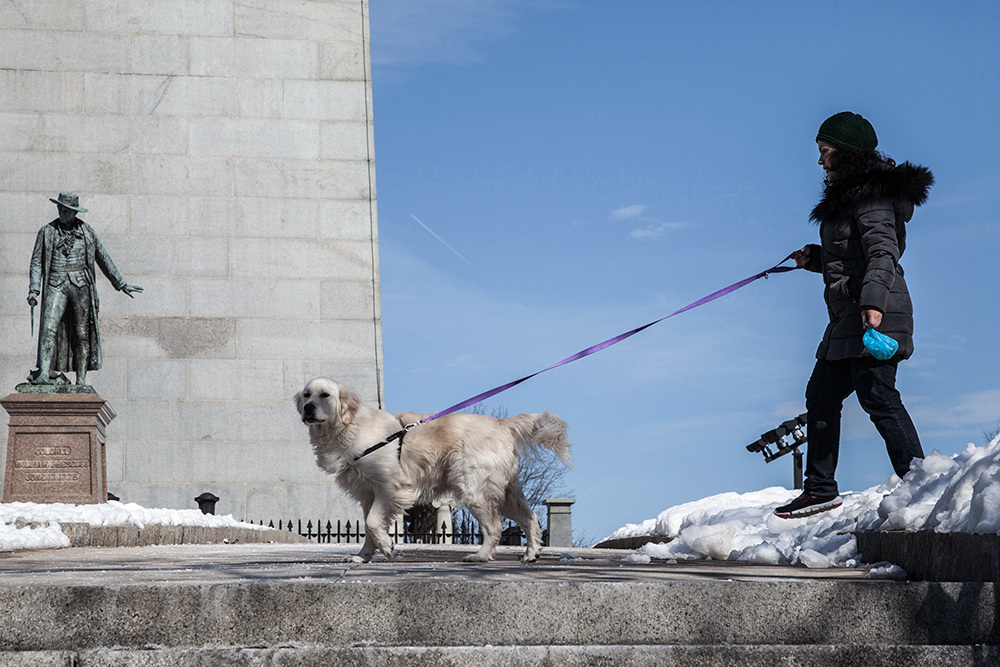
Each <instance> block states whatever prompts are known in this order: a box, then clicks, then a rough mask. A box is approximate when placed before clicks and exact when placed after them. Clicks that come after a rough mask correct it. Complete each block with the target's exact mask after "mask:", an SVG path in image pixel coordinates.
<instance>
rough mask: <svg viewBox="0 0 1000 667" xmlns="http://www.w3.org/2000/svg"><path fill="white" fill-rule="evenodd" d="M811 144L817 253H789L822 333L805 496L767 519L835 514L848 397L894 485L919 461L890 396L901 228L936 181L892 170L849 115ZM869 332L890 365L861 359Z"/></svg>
mask: <svg viewBox="0 0 1000 667" xmlns="http://www.w3.org/2000/svg"><path fill="white" fill-rule="evenodd" d="M816 143H817V146H818V147H819V164H820V166H822V167H823V169H824V171H825V172H826V180H825V183H824V189H823V197H822V199H821V200H820V202H819V204H817V205H816V208H814V209H813V212H812V215H811V216H810V217H811V219H812V220H813V221H815V222H817V223H819V235H820V241H821V243H820V244H819V245H807V246H805V247H804V248H802V249H801V250H797V251H796V252H795V253H794V254H793V258H794V259H795V262H796V264H797V265H798V266H799V267H800V268H805V269H808V270H810V271H815V272H818V273H822V274H823V282H824V283H825V285H826V289H825V290H824V294H823V296H824V299H825V300H826V305H827V310H828V311H829V314H830V324H829V325H828V326H827V328H826V332H825V333H824V334H823V341H822V342H821V343H820V345H819V349H818V350H817V352H816V359H817V361H816V366H815V368H814V369H813V374H812V377H811V378H810V379H809V384H808V386H807V387H806V411H807V412H808V425H807V428H808V436H809V447H808V451H807V456H806V471H805V474H806V480H805V484H804V492H803V493H802V495H800V496H799V497H798V498H796V499H795V500H793V501H792V502H790V503H789V504H787V505H784V506H782V507H779V508H777V509H776V510H775V511H774V513H775V514H776V515H778V516H780V517H784V518H793V517H802V516H809V515H811V514H816V513H817V512H824V511H826V510H830V509H833V508H834V507H838V506H839V505H840V504H841V502H842V501H841V498H840V496H839V494H838V490H837V482H836V480H835V479H834V474H835V472H836V470H837V454H838V451H839V449H840V415H841V411H842V409H843V405H844V399H845V398H847V397H848V396H850V395H851V393H857V395H858V402H859V403H861V407H862V408H864V410H865V412H867V413H868V416H869V417H870V418H871V420H872V423H874V424H875V428H876V429H877V430H878V432H879V434H880V435H881V436H882V438H883V439H884V440H885V445H886V450H887V451H888V452H889V459H890V461H892V467H893V470H895V472H896V474H897V475H899V476H900V477H902V476H903V475H905V474H906V473H907V471H908V470H909V469H910V461H912V460H913V459H914V458H923V455H924V454H923V450H922V449H921V447H920V440H919V438H918V437H917V431H916V429H915V428H914V427H913V422H912V421H911V420H910V416H909V414H907V412H906V408H905V407H903V403H902V401H901V400H900V397H899V392H898V391H896V366H897V364H898V363H899V362H900V361H901V360H903V359H906V358H908V357H909V356H910V355H911V354H913V307H912V304H911V302H910V295H909V292H908V291H907V289H906V282H905V281H904V280H903V269H902V267H901V266H900V265H899V258H900V257H901V256H902V254H903V250H904V249H905V248H906V223H907V222H908V221H909V220H910V218H911V217H912V216H913V209H914V207H915V206H919V205H920V204H923V203H924V201H925V200H926V199H927V191H928V190H929V189H930V186H931V185H932V184H933V182H934V177H933V176H932V175H931V172H930V171H928V170H927V169H925V168H924V167H920V166H916V165H913V164H910V163H909V162H904V163H903V164H901V165H898V166H897V165H896V163H895V162H894V161H893V160H892V159H891V158H889V157H887V156H886V155H883V154H882V153H880V152H878V151H876V150H875V147H876V146H877V145H878V137H877V136H876V135H875V129H874V128H873V127H872V125H871V123H869V122H868V121H867V120H865V119H864V118H862V117H861V116H860V115H858V114H855V113H851V112H849V111H844V112H841V113H838V114H835V115H833V116H831V117H830V118H828V119H826V121H824V122H823V124H822V125H821V126H820V128H819V133H818V134H817V135H816ZM869 327H870V328H873V329H876V330H877V331H879V332H881V333H883V334H886V335H888V336H890V337H892V338H893V339H895V340H896V342H897V343H899V349H898V350H897V352H896V353H895V355H894V356H893V357H892V358H890V359H887V360H885V361H880V360H878V359H876V358H875V357H873V356H872V355H871V353H870V352H868V350H867V349H865V346H864V344H863V342H862V337H863V335H864V333H865V330H866V329H867V328H869Z"/></svg>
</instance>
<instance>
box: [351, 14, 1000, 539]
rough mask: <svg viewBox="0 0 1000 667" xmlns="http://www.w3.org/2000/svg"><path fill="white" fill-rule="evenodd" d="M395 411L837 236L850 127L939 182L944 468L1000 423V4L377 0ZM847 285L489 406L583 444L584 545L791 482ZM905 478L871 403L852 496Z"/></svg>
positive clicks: (852, 467)
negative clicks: (834, 199) (766, 452)
mask: <svg viewBox="0 0 1000 667" xmlns="http://www.w3.org/2000/svg"><path fill="white" fill-rule="evenodd" d="M370 14H371V34H372V70H373V85H374V104H375V106H374V118H375V162H376V171H377V187H378V212H379V214H378V218H379V233H380V263H381V284H382V317H383V336H384V354H385V378H386V401H387V407H388V408H389V409H390V410H393V411H402V410H417V411H427V412H436V411H438V410H441V409H443V408H446V407H448V406H450V405H452V404H454V403H457V402H459V401H461V400H463V399H466V398H468V397H470V396H473V395H475V394H478V393H480V392H482V391H485V390H487V389H490V388H492V387H494V386H496V385H500V384H502V383H504V382H507V381H510V380H513V379H516V378H519V377H521V376H523V375H527V374H529V373H532V372H534V371H537V370H540V369H541V368H544V367H546V366H548V365H549V364H551V363H553V362H555V361H558V360H560V359H563V358H564V357H566V356H568V355H570V354H572V353H574V352H577V351H578V350H581V349H583V348H585V347H588V346H590V345H592V344H594V343H597V342H600V341H602V340H604V339H606V338H610V337H611V336H614V335H616V334H619V333H622V332H624V331H627V330H629V329H632V328H634V327H636V326H639V325H642V324H645V323H647V322H650V321H653V320H655V319H658V318H660V317H662V316H664V315H666V314H668V313H670V312H672V311H674V310H676V309H677V308H679V307H681V306H684V305H685V304H687V303H690V302H692V301H694V300H696V299H698V298H700V297H702V296H704V295H706V294H708V293H711V292H713V291H715V290H716V289H719V288H721V287H723V286H725V285H728V284H730V283H732V282H735V281H737V280H739V279H742V278H744V277H747V276H750V275H753V274H754V273H756V272H758V271H761V270H763V269H766V268H768V267H770V266H771V265H773V264H774V263H775V262H777V261H778V260H780V259H781V258H782V257H784V256H785V255H787V254H788V253H789V252H791V251H792V250H794V249H796V248H799V247H801V246H802V245H804V244H806V243H812V242H815V241H816V239H817V228H816V227H815V226H813V225H812V224H811V223H809V222H808V220H807V217H808V214H809V211H810V210H811V209H812V207H813V205H815V203H816V201H817V200H818V197H819V194H820V189H821V181H822V170H821V169H820V167H819V166H818V165H817V164H816V159H817V157H818V154H817V152H816V145H815V136H816V130H817V128H818V127H819V124H820V123H821V122H822V121H823V119H825V118H826V117H828V116H829V115H831V114H833V113H836V112H839V111H843V110H852V111H856V112H858V113H861V114H862V115H864V116H865V117H866V118H868V119H869V120H871V121H872V123H873V124H874V126H875V128H876V130H877V132H878V135H879V140H880V143H879V148H880V149H881V150H883V151H885V152H887V153H888V154H889V155H891V156H892V157H894V158H895V159H896V160H897V161H899V162H901V161H903V160H909V161H912V162H915V163H919V164H923V165H925V166H927V167H928V168H930V169H931V170H932V171H933V172H934V174H935V177H936V185H935V187H934V189H933V191H932V193H931V196H930V199H929V201H928V202H927V204H926V205H925V206H923V207H922V208H920V209H918V210H917V213H916V215H915V216H914V219H913V221H912V222H911V223H910V224H909V227H908V241H907V251H906V254H905V255H904V257H903V261H902V265H903V267H904V268H905V269H906V272H907V273H906V277H907V282H908V284H909V286H910V291H911V293H912V296H913V301H914V305H915V311H916V312H915V321H916V333H915V343H916V353H915V355H914V356H913V358H912V359H910V360H909V361H907V362H905V363H904V364H902V365H901V368H900V372H899V380H898V384H897V386H898V388H899V389H900V391H901V392H902V394H903V398H904V402H905V403H906V405H907V407H908V408H909V410H910V412H911V415H912V416H913V418H914V421H915V422H916V424H917V428H918V430H919V432H920V435H921V439H922V441H923V444H924V449H925V450H926V451H928V452H930V451H931V450H933V449H937V450H939V451H942V452H944V453H949V454H951V453H955V452H958V451H960V450H962V449H963V448H964V447H965V446H966V444H967V443H969V442H972V443H975V444H977V445H981V444H984V441H985V436H984V431H989V430H993V429H995V428H996V426H997V424H998V422H1000V379H998V377H997V369H998V368H1000V363H998V362H1000V346H997V345H996V342H995V341H996V338H997V332H998V331H1000V309H998V308H997V305H996V303H997V301H996V297H995V296H994V295H993V292H994V289H993V285H994V284H995V282H996V278H995V273H996V269H995V263H996V248H997V246H998V244H1000V243H998V242H1000V225H998V222H997V211H998V209H1000V187H997V183H1000V161H998V157H1000V132H998V119H1000V40H998V39H997V37H996V36H997V34H1000V3H996V2H962V3H943V2H913V1H911V2H882V3H868V2H851V1H840V2H822V3H820V2H770V3H744V2H704V3H681V2H667V1H660V2H652V1H636V2H629V3H611V2H596V1H594V2H571V1H568V0H567V1H562V0H548V1H537V2H529V1H527V0H476V1H472V0H468V1H461V0H438V1H433V0H425V1H423V2H419V3H414V2H408V1H403V0H391V1H389V0H371V5H370ZM825 324H826V310H825V306H824V304H823V298H822V281H821V279H820V278H819V276H818V275H816V274H809V273H806V272H803V271H794V272H791V273H786V274H781V275H776V276H773V277H771V278H770V279H769V280H767V281H763V280H761V281H758V282H756V283H754V284H752V285H750V286H749V287H746V288H744V289H743V290H741V291H739V292H737V293H735V294H732V295H730V296H727V297H724V298H723V299H721V300H719V301H715V302H713V303H711V304H709V305H706V306H703V307H701V308H699V309H696V310H693V311H690V312H688V313H684V314H682V315H680V316H678V317H676V318H673V319H670V320H667V321H665V322H662V323H660V324H658V325H656V326H654V327H652V328H650V329H647V330H646V331H644V332H642V333H640V334H638V335H636V336H634V337H632V338H630V339H628V340H627V341H625V342H623V343H621V344H619V345H617V346H615V347H613V348H610V349H608V350H606V351H604V352H601V353H599V354H597V355H594V356H591V357H588V358H586V359H583V360H581V361H578V362H575V363H573V364H570V365H568V366H564V367H561V368H558V369H556V370H553V371H551V372H548V373H545V374H543V375H541V376H539V377H537V378H535V379H533V380H531V381H529V382H526V383H524V384H522V385H520V386H518V387H516V388H514V389H512V390H510V391H508V392H506V393H504V394H501V395H500V396H497V397H495V398H493V399H490V401H489V403H488V404H487V406H486V408H487V410H488V411H489V410H493V409H498V408H500V409H505V410H507V411H509V412H511V413H517V412H537V411H539V410H542V409H549V410H552V411H553V412H555V413H557V414H559V415H560V416H561V417H563V418H564V419H565V420H566V421H567V422H568V424H569V428H570V436H571V440H572V441H573V443H574V456H575V459H576V464H577V472H575V473H572V474H570V475H567V478H566V486H567V487H568V489H567V490H572V492H573V496H574V497H575V498H576V499H577V502H576V505H575V506H574V513H573V520H574V530H575V531H576V532H577V533H578V534H582V535H583V536H587V537H590V538H593V539H594V540H596V539H600V538H601V537H604V536H606V535H607V534H609V533H611V532H612V531H613V530H615V529H616V528H618V527H620V526H622V525H624V524H625V523H634V522H638V521H641V520H643V519H647V518H651V517H654V516H656V514H658V513H659V512H660V511H661V510H663V509H665V508H667V507H670V506H672V505H675V504H678V503H681V502H686V501H690V500H695V499H698V498H702V497H705V496H708V495H711V494H715V493H720V492H723V491H738V492H745V491H751V490H756V489H760V488H763V487H767V486H772V485H784V486H789V487H790V486H791V460H790V459H788V458H787V457H786V458H784V459H781V460H779V461H776V462H774V463H771V464H765V463H764V461H763V459H762V458H761V457H760V456H759V455H756V454H750V453H749V452H747V451H746V449H745V445H746V444H748V443H749V442H752V441H753V440H755V439H756V438H757V437H758V436H759V435H760V434H761V433H762V432H763V431H766V430H768V429H770V428H772V427H774V426H775V425H776V424H777V423H779V422H781V421H783V420H785V419H788V418H790V417H793V416H795V415H797V414H799V413H800V412H802V411H804V399H803V391H804V388H805V384H806V381H807V380H808V377H809V373H810V372H811V369H812V365H813V362H814V354H815V350H816V345H817V343H818V341H819V339H820V337H821V336H822V332H823V329H824V326H825ZM891 472H892V470H891V467H890V465H889V461H888V457H887V456H886V454H885V450H884V445H883V443H882V441H881V439H880V438H879V436H878V434H877V433H876V432H875V430H874V428H873V427H872V425H871V424H870V422H869V421H868V419H867V416H865V415H864V413H863V412H862V411H861V410H860V408H858V406H857V402H856V400H855V399H854V398H851V399H849V400H848V403H847V407H846V408H845V422H844V438H843V442H842V448H841V463H840V469H839V471H838V481H839V483H840V486H841V489H842V490H861V489H864V488H867V487H869V486H872V485H873V484H877V483H880V482H882V481H883V480H885V479H886V478H887V477H888V476H889V475H890V474H891Z"/></svg>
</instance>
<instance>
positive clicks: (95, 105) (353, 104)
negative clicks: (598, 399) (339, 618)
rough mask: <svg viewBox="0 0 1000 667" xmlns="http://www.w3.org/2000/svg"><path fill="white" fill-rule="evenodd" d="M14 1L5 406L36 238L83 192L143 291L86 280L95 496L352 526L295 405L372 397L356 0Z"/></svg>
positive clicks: (5, 98) (5, 109)
mask: <svg viewBox="0 0 1000 667" xmlns="http://www.w3.org/2000/svg"><path fill="white" fill-rule="evenodd" d="M15 5H16V6H15ZM15 5H9V3H8V4H0V43H3V44H5V45H9V46H10V48H3V49H0V208H2V210H3V211H4V216H2V218H0V340H3V341H4V354H3V355H2V357H0V396H4V395H6V394H7V393H8V391H10V390H12V389H13V388H14V386H15V385H16V384H17V383H19V382H22V381H23V380H24V376H25V372H26V370H27V369H30V368H31V367H32V366H33V363H34V360H35V345H34V341H33V339H32V337H31V335H30V332H31V324H30V322H29V317H30V312H29V309H28V306H27V304H26V303H25V297H26V296H27V288H28V274H27V271H28V264H27V259H26V258H28V257H30V255H31V250H32V243H33V242H34V237H35V233H36V232H37V230H38V228H39V226H41V225H43V224H45V223H47V222H48V221H50V220H52V219H53V217H55V214H54V212H53V211H52V210H51V209H52V204H51V203H49V198H51V197H53V196H55V194H56V193H60V192H73V193H76V194H78V195H79V196H80V199H81V202H82V203H83V206H84V207H86V208H88V209H90V210H91V211H92V213H90V214H89V215H90V216H91V217H90V219H88V220H87V221H88V223H91V224H92V225H93V226H94V228H95V230H96V231H97V233H98V234H99V235H100V238H101V240H102V241H103V242H104V245H105V246H106V247H107V249H108V251H109V253H110V254H111V255H112V256H113V257H114V258H115V260H116V261H117V262H118V263H119V268H121V269H122V271H123V273H125V274H126V276H127V277H128V279H129V281H135V282H136V283H137V284H139V285H142V286H143V287H144V288H145V293H144V295H143V296H142V297H140V298H137V299H135V300H132V299H123V298H121V296H120V295H117V294H115V293H114V292H113V291H112V288H111V287H110V286H109V285H108V284H107V283H106V282H105V281H103V279H102V280H100V281H98V284H97V289H98V292H99V293H100V302H101V311H100V317H101V337H102V344H103V354H104V365H103V368H102V369H101V371H100V372H99V373H95V374H93V375H92V376H88V382H89V383H90V384H92V385H93V387H94V389H95V390H96V391H97V393H98V394H99V395H100V396H101V397H103V398H104V399H106V400H107V401H108V402H109V403H110V404H111V405H113V406H114V411H115V412H116V413H117V415H118V416H117V418H116V419H115V421H114V424H113V426H112V427H110V429H109V430H108V433H107V438H108V440H107V445H106V457H107V466H108V468H107V473H108V474H107V480H106V483H107V485H108V488H109V490H111V491H112V492H113V493H114V494H115V495H117V496H119V497H120V498H121V499H122V500H123V501H125V502H136V503H139V504H141V505H144V506H147V507H170V508H188V509H195V508H196V504H195V502H194V500H193V499H194V498H195V497H196V496H197V495H198V494H199V493H201V492H203V491H205V490H206V489H211V490H212V491H213V492H214V493H215V494H216V495H218V496H219V498H220V500H219V502H218V505H217V508H216V511H217V512H218V513H219V514H232V515H233V516H234V517H236V518H247V519H255V520H256V519H265V520H269V519H279V518H281V519H285V520H287V519H289V518H299V517H302V518H312V519H313V520H315V519H317V518H319V517H324V518H327V517H328V518H344V519H351V520H353V519H355V518H358V517H360V515H361V512H360V508H358V507H357V506H356V504H355V503H354V501H353V500H349V499H348V498H347V497H346V496H344V494H342V493H341V492H340V490H339V488H338V487H337V485H336V484H335V483H334V482H333V481H332V480H330V479H329V478H327V477H325V476H324V475H323V474H322V472H321V471H320V470H319V468H318V467H317V466H316V464H315V461H314V460H313V455H312V452H311V448H310V446H309V443H308V440H307V437H306V434H305V433H304V432H303V430H302V428H301V424H300V423H299V422H298V416H297V415H296V413H295V409H294V407H293V406H292V405H291V402H290V401H289V397H290V396H291V395H292V394H293V393H295V392H296V391H298V390H299V389H301V388H302V386H303V385H304V384H305V382H306V381H308V380H309V379H311V378H313V377H315V376H318V375H325V376H329V377H333V378H337V379H338V380H339V381H341V382H343V383H344V384H346V385H348V386H350V387H351V388H352V389H354V390H355V391H356V392H358V393H359V394H360V395H361V396H362V398H363V399H364V400H365V401H366V402H368V403H370V404H372V405H381V403H382V400H383V396H384V388H383V378H382V332H381V326H382V324H381V303H380V287H379V256H378V223H377V207H376V189H375V162H374V139H373V113H372V84H371V66H370V49H369V34H368V1H367V0H296V1H295V2H287V1H285V0H277V1H275V0H249V1H248V0H241V1H239V2H236V1H235V0H212V1H211V2H205V0H172V1H171V2H170V3H163V2H161V1H159V0H130V1H129V2H123V1H121V0H32V2H30V3H15ZM0 414H2V415H3V418H4V419H5V420H6V419H7V414H6V413H3V412H2V411H0ZM6 437H7V428H6V427H5V424H3V423H0V438H6ZM5 445H6V442H4V441H3V440H0V459H2V458H3V457H4V456H5V455H4V451H5V450H6V446H5ZM0 467H3V468H4V469H6V467H7V466H6V461H5V460H0ZM3 484H4V485H6V481H4V482H3Z"/></svg>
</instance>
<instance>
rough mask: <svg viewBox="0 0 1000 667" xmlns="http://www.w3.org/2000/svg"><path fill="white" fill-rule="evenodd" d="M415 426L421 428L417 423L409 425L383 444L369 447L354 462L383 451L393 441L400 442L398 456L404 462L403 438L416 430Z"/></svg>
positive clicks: (379, 443)
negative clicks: (380, 450) (412, 430)
mask: <svg viewBox="0 0 1000 667" xmlns="http://www.w3.org/2000/svg"><path fill="white" fill-rule="evenodd" d="M415 426H419V422H415V423H413V424H407V425H406V426H404V427H403V428H402V429H401V430H399V431H396V432H395V433H393V434H392V435H390V436H389V437H388V438H386V439H385V440H383V441H382V442H378V443H375V444H374V445H372V446H371V447H369V448H368V449H366V450H365V451H363V452H361V453H360V454H358V455H357V456H355V457H354V461H355V462H357V461H358V460H359V459H361V458H362V457H364V456H368V455H369V454H371V453H372V452H374V451H378V450H379V449H382V448H383V447H385V446H386V445H388V444H389V443H391V442H392V441H393V440H399V452H398V456H399V459H400V460H402V459H403V438H404V437H405V436H406V433H407V432H408V431H410V430H411V429H412V428H414V427H415Z"/></svg>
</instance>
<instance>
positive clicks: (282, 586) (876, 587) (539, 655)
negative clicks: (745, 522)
mask: <svg viewBox="0 0 1000 667" xmlns="http://www.w3.org/2000/svg"><path fill="white" fill-rule="evenodd" d="M356 548H357V545H315V544H215V545H175V546H156V547H134V548H71V549H61V550H52V551H33V552H14V553H12V554H5V555H4V556H3V557H0V618H3V619H4V622H3V632H0V664H3V665H8V664H9V665H22V664H24V665H27V664H32V665H34V664H59V665H63V664H67V665H68V664H73V665H78V666H81V667H83V666H86V665H125V664H129V665H135V664H140V665H263V664H269V665H271V664H306V665H312V664H315V665H321V664H349V665H354V664H357V665H455V664H487V665H508V664H510V665H514V664H528V665H561V664H570V665H578V664H579V665H583V664H635V665H653V664H660V665H662V664H667V665H670V664H674V665H737V664H738V665H758V664H759V665H771V664H788V665H800V664H801V665H806V664H809V665H812V664H816V665H820V664H836V665H865V667H875V666H878V665H898V664H903V663H904V662H910V663H913V664H920V665H956V664H983V665H986V664H997V659H998V657H1000V655H998V652H997V649H996V644H997V640H998V638H1000V628H998V623H997V601H996V597H995V591H994V584H993V583H990V582H973V583H935V582H910V581H886V580H874V579H871V578H869V577H868V572H867V570H865V569H842V568H837V569H823V570H809V569H806V568H802V567H762V566H750V565H744V564H739V563H732V562H713V561H698V562H686V563H685V562H682V563H667V562H662V561H653V562H651V563H647V564H643V563H633V562H630V561H628V560H626V556H627V555H628V554H630V553H633V552H631V551H617V550H603V549H578V550H567V549H548V550H546V551H545V552H544V553H543V556H542V558H541V559H540V560H539V562H538V563H535V564H531V565H522V564H521V563H520V562H519V561H518V556H519V554H520V552H521V549H517V548H513V547H501V548H500V550H499V551H498V558H497V560H495V561H493V562H491V563H485V564H470V563H463V562H461V557H462V556H463V555H465V554H467V553H471V551H473V550H474V547H460V546H424V545H402V546H401V547H400V550H399V554H398V557H397V558H395V559H393V560H391V561H390V560H386V559H382V558H377V559H376V560H375V561H374V562H372V563H368V564H360V565H355V564H349V563H344V562H343V558H344V556H346V555H349V554H351V553H353V552H354V551H355V550H356Z"/></svg>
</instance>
